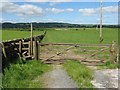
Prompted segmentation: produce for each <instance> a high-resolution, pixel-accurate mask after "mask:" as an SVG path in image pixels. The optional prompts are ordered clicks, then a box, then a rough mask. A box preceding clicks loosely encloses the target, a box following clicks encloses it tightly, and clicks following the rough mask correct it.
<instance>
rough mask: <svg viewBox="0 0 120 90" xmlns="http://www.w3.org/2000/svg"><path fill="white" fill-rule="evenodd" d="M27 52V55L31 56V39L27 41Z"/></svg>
mask: <svg viewBox="0 0 120 90" xmlns="http://www.w3.org/2000/svg"><path fill="white" fill-rule="evenodd" d="M28 48H29V49H28V53H29V56H31V41H29V44H28Z"/></svg>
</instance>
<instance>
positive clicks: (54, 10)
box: [0, 0, 118, 24]
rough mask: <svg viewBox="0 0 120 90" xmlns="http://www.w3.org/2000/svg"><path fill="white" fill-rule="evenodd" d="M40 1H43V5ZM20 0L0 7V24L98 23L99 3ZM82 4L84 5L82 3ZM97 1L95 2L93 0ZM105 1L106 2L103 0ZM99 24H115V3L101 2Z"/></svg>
mask: <svg viewBox="0 0 120 90" xmlns="http://www.w3.org/2000/svg"><path fill="white" fill-rule="evenodd" d="M43 1H44V2H43ZM51 1H52V2H50V1H49V0H29V1H28V0H25V1H23V0H21V2H17V1H13V0H11V1H8V0H6V1H4V2H1V3H0V4H1V5H0V13H1V18H0V21H1V22H13V23H17V22H63V23H72V24H99V23H100V2H99V0H98V2H94V0H92V1H91V2H90V0H89V2H88V1H87V0H84V2H82V0H81V2H78V1H77V0H76V1H75V2H73V1H72V0H62V2H61V1H60V0H56V1H55V0H51ZM85 1H86V2H85ZM96 1H97V0H96ZM106 1H107V0H106ZM102 6H103V8H102V12H103V14H102V16H103V17H102V19H103V21H102V22H103V24H118V1H117V0H116V2H115V0H114V2H112V0H109V2H104V1H103V2H102Z"/></svg>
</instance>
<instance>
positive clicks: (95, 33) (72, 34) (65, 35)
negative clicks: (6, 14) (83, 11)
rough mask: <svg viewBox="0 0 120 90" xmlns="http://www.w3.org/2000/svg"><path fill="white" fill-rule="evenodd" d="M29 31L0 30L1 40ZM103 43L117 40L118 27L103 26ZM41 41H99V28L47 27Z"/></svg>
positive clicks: (35, 32)
mask: <svg viewBox="0 0 120 90" xmlns="http://www.w3.org/2000/svg"><path fill="white" fill-rule="evenodd" d="M43 32H44V31H34V35H39V34H42V33H43ZM29 36H30V31H8V30H3V31H2V40H10V39H14V38H23V37H29ZM103 38H104V41H103V43H111V41H113V40H115V41H117V40H118V29H112V28H111V29H110V28H103ZM43 42H50V43H99V29H98V30H96V29H95V28H87V29H85V30H84V29H83V28H81V29H72V28H69V29H65V28H62V29H61V28H59V29H58V28H57V29H54V30H53V29H51V30H50V29H49V30H47V35H46V37H45V38H44V39H43Z"/></svg>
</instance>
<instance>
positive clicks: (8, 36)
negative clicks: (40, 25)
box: [2, 30, 43, 41]
mask: <svg viewBox="0 0 120 90" xmlns="http://www.w3.org/2000/svg"><path fill="white" fill-rule="evenodd" d="M42 33H43V31H34V33H33V34H34V35H40V34H42ZM27 37H30V31H15V30H3V31H2V40H3V41H4V40H12V39H17V38H27Z"/></svg>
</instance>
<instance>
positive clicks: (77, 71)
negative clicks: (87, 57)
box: [63, 61, 93, 88]
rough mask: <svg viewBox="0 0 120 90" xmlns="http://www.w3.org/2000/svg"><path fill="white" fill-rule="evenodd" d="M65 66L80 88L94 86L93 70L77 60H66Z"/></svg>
mask: <svg viewBox="0 0 120 90" xmlns="http://www.w3.org/2000/svg"><path fill="white" fill-rule="evenodd" d="M63 66H64V68H65V69H66V71H67V72H68V74H69V76H70V77H71V78H72V79H73V80H74V81H75V82H76V83H77V84H78V86H79V88H92V87H93V86H92V84H91V80H92V79H93V77H92V73H93V72H92V70H90V69H89V68H87V67H86V66H84V65H82V64H80V63H79V62H77V61H66V62H65V63H64V65H63Z"/></svg>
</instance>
